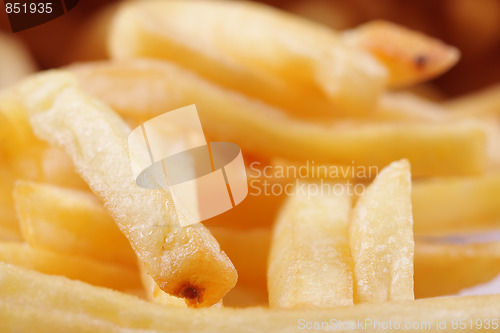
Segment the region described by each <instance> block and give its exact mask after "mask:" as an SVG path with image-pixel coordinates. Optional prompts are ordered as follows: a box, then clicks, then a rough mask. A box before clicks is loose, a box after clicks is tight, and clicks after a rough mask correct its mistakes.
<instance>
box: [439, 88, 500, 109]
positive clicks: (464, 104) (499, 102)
mask: <svg viewBox="0 0 500 333" xmlns="http://www.w3.org/2000/svg"><path fill="white" fill-rule="evenodd" d="M444 106H445V107H446V108H447V109H449V110H451V111H453V113H454V114H456V115H461V116H488V115H494V116H500V85H498V84H497V85H493V86H490V87H487V88H485V89H482V90H479V91H475V92H472V93H470V94H468V95H465V96H460V97H457V98H454V99H451V100H449V101H447V102H445V103H444Z"/></svg>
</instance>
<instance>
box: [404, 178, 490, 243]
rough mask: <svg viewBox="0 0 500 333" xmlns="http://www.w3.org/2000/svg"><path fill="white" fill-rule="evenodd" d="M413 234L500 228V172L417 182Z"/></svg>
mask: <svg viewBox="0 0 500 333" xmlns="http://www.w3.org/2000/svg"><path fill="white" fill-rule="evenodd" d="M412 204H413V216H414V221H415V224H414V231H415V234H421V235H422V234H424V235H425V234H428V235H432V234H446V233H465V232H470V231H479V230H488V229H495V228H498V227H499V226H500V172H496V173H491V174H485V175H482V176H478V177H470V178H436V179H429V180H421V181H416V182H415V183H414V186H413V189H412Z"/></svg>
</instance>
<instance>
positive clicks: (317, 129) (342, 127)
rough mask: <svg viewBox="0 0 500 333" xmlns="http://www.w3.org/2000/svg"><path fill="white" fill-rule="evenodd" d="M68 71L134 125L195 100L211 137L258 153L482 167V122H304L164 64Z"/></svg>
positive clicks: (434, 169) (446, 170)
mask: <svg viewBox="0 0 500 333" xmlns="http://www.w3.org/2000/svg"><path fill="white" fill-rule="evenodd" d="M70 70H71V71H72V72H73V73H75V74H76V75H77V77H78V78H79V81H80V82H81V84H82V86H83V87H84V90H86V91H87V92H89V93H90V94H91V95H93V96H94V97H97V98H98V99H100V100H102V101H104V102H105V103H106V104H108V105H110V106H111V107H112V108H113V109H114V110H116V111H117V112H119V113H120V114H121V115H123V116H125V117H129V118H130V117H131V118H133V119H134V120H135V123H139V122H142V121H143V120H144V119H147V118H150V117H153V116H156V115H159V114H162V113H164V112H165V110H170V109H175V108H178V107H182V106H184V105H188V104H193V103H195V104H196V105H197V108H198V111H199V115H200V119H201V121H202V123H203V127H204V130H205V132H206V134H207V135H208V137H210V138H212V139H214V140H218V139H223V140H224V141H231V142H234V143H237V144H238V145H239V146H240V147H241V148H242V150H243V151H244V152H246V153H253V154H255V155H256V156H262V157H265V158H270V157H273V158H276V157H280V158H286V159H290V160H296V161H301V160H302V161H304V160H314V161H315V163H331V164H347V165H352V163H353V161H354V163H355V164H356V165H362V166H366V167H370V166H376V167H379V168H381V167H383V166H385V165H387V164H389V163H390V162H392V161H394V160H397V159H400V158H407V159H408V160H410V162H411V163H412V168H413V175H414V176H437V175H446V176H448V175H464V174H477V173H480V172H482V171H483V170H484V168H485V163H486V132H485V129H484V124H483V123H476V122H471V121H469V120H449V121H446V122H436V123H428V122H415V123H413V122H411V123H410V122H403V123H396V124H394V123H385V122H380V121H376V122H367V121H359V122H357V121H350V122H339V121H332V122H328V121H324V122H322V123H318V122H304V121H302V120H298V119H295V118H292V117H290V116H288V115H286V114H285V112H284V111H283V110H279V109H275V108H272V107H269V106H266V105H264V104H262V103H259V102H257V101H255V100H250V99H248V98H245V97H244V96H241V95H237V94H235V93H231V92H229V91H227V90H224V89H221V88H219V87H217V86H214V85H213V84H210V83H209V82H207V81H204V80H203V79H201V78H199V77H197V76H195V75H193V74H192V73H189V72H187V71H186V70H183V69H182V68H180V67H177V66H175V65H172V64H168V63H162V62H159V61H154V60H128V61H121V62H116V63H114V62H112V63H110V62H101V63H97V64H90V65H81V66H74V67H71V68H70ZM110 92H112V93H110ZM255 133H259V135H258V136H256V135H255Z"/></svg>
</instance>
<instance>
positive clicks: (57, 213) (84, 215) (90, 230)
mask: <svg viewBox="0 0 500 333" xmlns="http://www.w3.org/2000/svg"><path fill="white" fill-rule="evenodd" d="M14 199H15V203H16V209H17V213H18V216H19V221H20V223H21V230H22V233H23V236H24V239H25V240H26V241H27V242H28V243H29V244H30V245H31V246H33V247H36V248H42V249H47V250H51V251H55V252H58V253H66V254H72V255H80V256H86V257H90V258H93V259H96V260H102V261H107V262H115V263H117V264H122V265H127V266H131V267H136V266H137V258H136V256H135V253H134V251H133V250H132V248H131V246H130V243H129V242H128V241H127V239H126V238H125V236H124V235H123V234H122V233H121V232H120V230H119V229H118V227H117V226H116V224H115V223H114V221H113V219H112V218H111V216H109V213H108V212H107V211H106V210H105V209H104V207H103V206H102V204H101V203H100V202H99V201H98V199H97V198H96V197H95V196H94V195H93V194H91V193H87V192H83V191H78V190H73V189H66V188H61V187H57V186H51V185H46V184H40V183H33V182H28V181H18V182H17V183H16V185H15V188H14Z"/></svg>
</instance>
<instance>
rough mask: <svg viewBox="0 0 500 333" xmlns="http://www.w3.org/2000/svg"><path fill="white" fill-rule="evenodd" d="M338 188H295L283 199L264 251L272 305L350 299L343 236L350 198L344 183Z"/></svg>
mask: <svg viewBox="0 0 500 333" xmlns="http://www.w3.org/2000/svg"><path fill="white" fill-rule="evenodd" d="M336 185H340V184H336ZM342 188H343V190H342ZM340 189H341V190H340V191H339V190H337V191H338V192H334V193H320V194H316V195H311V193H303V192H300V191H299V190H298V191H297V194H295V195H293V196H292V197H290V198H289V199H288V200H287V202H286V203H285V205H284V207H283V209H282V211H281V213H280V215H279V217H278V220H277V222H276V225H275V227H274V230H273V238H272V243H271V244H272V245H271V251H270V254H269V267H268V271H267V279H268V290H269V305H270V306H271V307H279V308H292V309H293V308H328V307H334V306H337V305H352V304H353V278H352V268H353V267H352V259H351V251H350V248H349V237H348V222H349V215H350V213H351V200H350V197H349V195H348V193H347V188H346V187H342V186H340Z"/></svg>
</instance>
